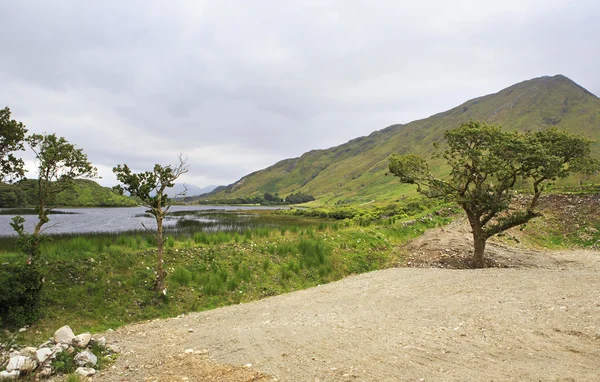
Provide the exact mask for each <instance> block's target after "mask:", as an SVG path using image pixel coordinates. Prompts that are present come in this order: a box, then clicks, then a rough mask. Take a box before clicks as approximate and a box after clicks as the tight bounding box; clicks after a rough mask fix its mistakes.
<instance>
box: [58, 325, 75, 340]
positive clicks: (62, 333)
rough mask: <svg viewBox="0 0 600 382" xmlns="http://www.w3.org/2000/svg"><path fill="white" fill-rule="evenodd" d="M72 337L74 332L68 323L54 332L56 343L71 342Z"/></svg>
mask: <svg viewBox="0 0 600 382" xmlns="http://www.w3.org/2000/svg"><path fill="white" fill-rule="evenodd" d="M73 338H75V334H74V333H73V330H71V328H70V327H69V326H68V325H65V326H63V327H62V328H60V329H58V330H57V331H56V332H54V342H56V343H57V344H59V343H63V344H70V343H71V342H73Z"/></svg>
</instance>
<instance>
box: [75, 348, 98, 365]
mask: <svg viewBox="0 0 600 382" xmlns="http://www.w3.org/2000/svg"><path fill="white" fill-rule="evenodd" d="M73 361H75V364H77V365H78V366H84V367H85V366H96V362H98V358H97V357H96V356H95V355H94V354H93V353H92V352H89V351H87V350H85V351H82V352H81V353H79V354H77V355H76V356H75V358H74V359H73Z"/></svg>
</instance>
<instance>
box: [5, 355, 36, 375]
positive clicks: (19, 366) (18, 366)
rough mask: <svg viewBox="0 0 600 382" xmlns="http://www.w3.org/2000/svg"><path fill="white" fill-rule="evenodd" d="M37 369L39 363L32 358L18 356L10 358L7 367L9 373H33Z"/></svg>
mask: <svg viewBox="0 0 600 382" xmlns="http://www.w3.org/2000/svg"><path fill="white" fill-rule="evenodd" d="M36 367H37V361H36V360H35V359H33V358H31V357H25V356H24V355H17V356H14V357H11V358H10V361H8V365H6V370H7V371H13V370H17V371H25V372H28V371H33V370H35V368H36Z"/></svg>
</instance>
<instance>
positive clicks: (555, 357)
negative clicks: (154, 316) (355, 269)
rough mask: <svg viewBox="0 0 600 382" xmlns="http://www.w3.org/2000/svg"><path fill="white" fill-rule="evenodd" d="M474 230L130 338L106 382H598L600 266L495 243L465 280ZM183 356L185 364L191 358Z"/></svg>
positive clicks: (589, 257)
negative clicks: (391, 260)
mask: <svg viewBox="0 0 600 382" xmlns="http://www.w3.org/2000/svg"><path fill="white" fill-rule="evenodd" d="M470 235H471V234H470V232H469V228H468V226H467V225H466V223H465V222H464V221H458V222H455V223H452V224H451V225H449V226H446V227H444V228H443V229H435V230H431V231H429V232H427V233H426V234H425V235H424V236H422V237H421V238H418V239H417V240H415V241H413V242H412V243H410V244H409V245H407V246H406V247H405V250H407V251H409V252H410V253H411V257H410V262H411V264H410V265H411V266H412V267H416V268H394V269H387V270H382V271H377V272H372V273H368V274H362V275H358V276H352V277H348V278H346V279H343V280H341V281H338V282H335V283H331V284H327V285H323V286H319V287H315V288H311V289H307V290H303V291H298V292H294V293H289V294H286V295H281V296H276V297H270V298H266V299H264V300H261V301H256V302H253V303H248V304H241V305H234V306H229V307H225V308H221V309H215V310H211V311H205V312H200V313H191V314H188V315H185V316H180V317H178V318H171V319H162V320H152V321H149V322H143V323H138V324H134V325H128V326H125V327H122V328H119V329H118V330H116V331H114V332H108V333H106V337H107V339H108V341H109V342H110V343H116V344H117V345H118V346H119V347H120V348H121V349H122V355H121V356H120V357H119V358H118V359H117V361H116V363H115V364H114V366H112V367H111V368H109V369H107V370H104V371H102V372H101V373H100V374H99V375H97V376H95V377H94V378H93V380H95V381H96V380H97V381H482V380H485V381H597V380H598V366H599V365H600V350H599V349H600V277H599V276H598V275H599V272H600V252H597V251H583V250H577V251H560V252H547V251H544V252H539V251H533V250H526V249H520V248H514V247H508V246H506V244H504V243H500V242H493V243H490V245H488V248H487V256H488V258H489V261H490V263H488V265H491V266H493V268H485V269H478V270H465V269H440V268H465V267H466V266H467V265H468V264H466V262H467V261H468V258H469V257H470V252H471V244H470V240H472V239H471V237H470ZM186 351H187V352H186Z"/></svg>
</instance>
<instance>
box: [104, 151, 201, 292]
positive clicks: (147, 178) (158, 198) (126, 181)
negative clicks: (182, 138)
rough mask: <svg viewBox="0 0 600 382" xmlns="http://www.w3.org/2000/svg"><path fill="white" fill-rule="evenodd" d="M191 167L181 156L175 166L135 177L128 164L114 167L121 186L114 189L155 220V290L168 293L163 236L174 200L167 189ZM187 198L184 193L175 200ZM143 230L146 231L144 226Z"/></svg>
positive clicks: (157, 167) (155, 169) (158, 167)
mask: <svg viewBox="0 0 600 382" xmlns="http://www.w3.org/2000/svg"><path fill="white" fill-rule="evenodd" d="M188 169H189V166H188V165H187V164H186V159H184V158H183V157H182V155H179V164H178V165H177V166H175V167H173V166H164V167H163V166H161V165H159V164H156V165H154V170H152V171H146V172H141V173H138V174H134V173H133V172H132V171H131V169H130V168H129V167H128V166H127V165H126V164H125V165H118V166H117V167H115V168H113V172H114V173H115V174H116V175H117V180H118V181H119V182H121V183H122V185H118V186H115V187H114V188H115V190H116V191H117V192H119V193H120V194H123V193H124V192H125V191H126V192H128V193H129V194H130V195H132V196H136V197H138V198H139V199H140V200H141V201H142V203H143V204H144V206H146V207H147V208H148V210H147V212H148V213H150V214H151V215H152V216H154V218H155V219H156V233H155V234H154V237H155V238H156V243H157V256H158V261H157V264H156V289H157V290H158V291H159V292H161V293H163V294H164V295H166V294H167V290H166V288H165V277H166V272H165V270H164V267H163V263H164V258H163V248H164V244H165V241H166V238H165V237H164V235H163V221H164V219H165V216H166V215H167V214H168V212H169V209H170V208H171V205H172V204H173V198H170V197H169V195H167V194H166V193H165V191H166V190H167V189H168V188H171V187H173V186H175V180H177V178H179V177H180V176H181V175H182V174H185V173H186V172H188ZM183 195H185V190H184V191H183V192H181V193H179V194H177V195H175V196H174V197H177V196H183ZM144 228H146V227H145V226H144Z"/></svg>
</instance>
